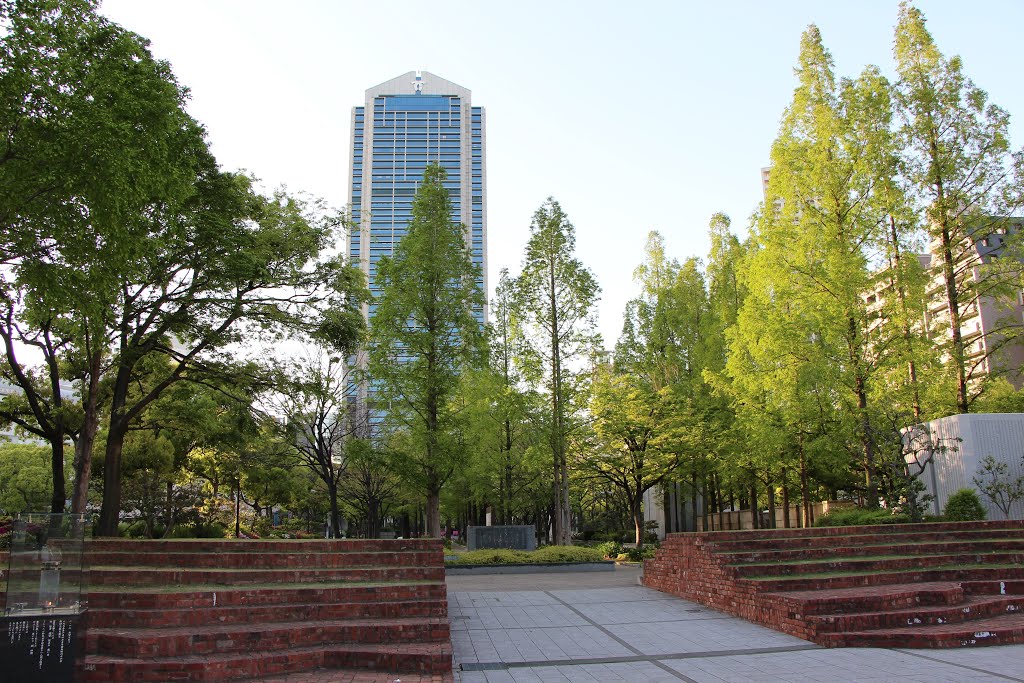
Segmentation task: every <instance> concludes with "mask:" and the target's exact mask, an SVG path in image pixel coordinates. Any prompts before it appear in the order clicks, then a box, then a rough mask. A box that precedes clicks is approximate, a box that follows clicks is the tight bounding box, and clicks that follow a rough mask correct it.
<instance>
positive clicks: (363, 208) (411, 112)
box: [348, 71, 487, 432]
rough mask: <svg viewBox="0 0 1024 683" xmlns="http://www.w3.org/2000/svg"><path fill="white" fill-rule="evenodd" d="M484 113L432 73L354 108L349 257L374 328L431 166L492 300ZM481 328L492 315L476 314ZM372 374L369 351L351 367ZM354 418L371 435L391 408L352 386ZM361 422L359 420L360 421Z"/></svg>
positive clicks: (394, 83)
mask: <svg viewBox="0 0 1024 683" xmlns="http://www.w3.org/2000/svg"><path fill="white" fill-rule="evenodd" d="M484 131H485V117H484V109H483V107H474V106H473V105H472V103H471V99H470V91H469V90H467V89H466V88H463V87H462V86H461V85H456V84H455V83H452V82H451V81H446V80H445V79H443V78H441V77H439V76H435V75H434V74H432V73H429V72H426V71H410V72H409V73H406V74H403V75H401V76H398V77H397V78H393V79H391V80H390V81H386V82H384V83H381V84H380V85H377V86H374V87H372V88H370V89H369V90H367V91H366V101H365V104H364V105H363V106H357V107H353V108H352V157H351V158H352V164H351V169H350V170H351V175H350V177H351V182H350V185H349V210H350V213H351V218H352V230H351V233H350V234H349V237H348V256H349V258H350V259H351V263H353V264H358V265H359V267H360V268H361V269H362V271H363V272H364V273H365V274H366V276H367V279H368V283H369V286H370V293H371V294H372V295H373V296H372V297H371V298H370V302H369V303H368V304H365V305H364V308H363V315H364V316H365V317H366V318H367V320H368V321H369V324H370V326H371V327H372V326H373V314H374V311H375V309H376V305H375V304H374V300H375V298H376V297H377V296H378V295H379V294H380V288H379V287H378V286H377V282H376V276H377V262H378V261H379V260H380V259H381V257H383V256H390V255H391V254H392V253H393V252H394V249H395V247H396V246H397V245H398V243H399V241H400V240H401V239H402V237H403V236H404V235H405V234H406V231H407V230H408V226H409V223H410V222H411V221H412V202H413V198H414V197H415V195H416V190H417V188H419V185H420V183H421V182H422V180H423V172H424V170H426V167H427V165H428V164H432V163H439V164H440V165H441V167H442V168H444V170H445V172H446V173H447V174H448V178H447V180H446V181H445V187H447V188H448V191H449V193H450V196H451V203H452V220H453V221H455V222H457V223H461V224H462V225H463V226H465V230H466V246H467V247H468V248H469V250H470V253H471V255H472V260H473V264H474V265H475V266H477V268H479V273H480V274H479V277H478V280H477V286H479V287H480V290H481V291H482V292H483V294H484V297H485V298H486V296H487V165H486V157H485V154H484V148H485V142H484V140H485V132H484ZM474 314H475V316H476V318H477V320H479V321H480V323H481V324H483V323H484V322H486V319H487V308H486V306H484V308H482V309H481V310H478V311H474ZM348 362H349V364H350V366H355V367H365V364H366V354H365V352H362V353H360V354H358V355H357V357H355V358H350V359H349V360H348ZM351 391H352V396H353V398H354V399H355V403H354V404H353V406H352V407H353V409H354V410H356V412H355V413H353V414H354V415H358V414H362V415H364V416H365V417H366V418H368V420H369V422H368V423H367V424H368V426H369V427H370V431H371V432H373V431H374V425H376V424H378V423H379V422H380V420H381V418H382V415H383V412H384V411H386V407H382V406H379V405H378V406H376V407H375V408H371V409H370V410H369V411H368V412H367V413H362V412H361V411H359V410H358V408H359V406H363V407H364V408H365V407H368V405H369V403H371V402H372V400H370V399H372V396H373V394H374V391H373V389H372V387H371V386H368V385H367V384H365V383H364V384H362V385H360V386H356V385H354V384H353V385H351ZM357 419H358V418H357Z"/></svg>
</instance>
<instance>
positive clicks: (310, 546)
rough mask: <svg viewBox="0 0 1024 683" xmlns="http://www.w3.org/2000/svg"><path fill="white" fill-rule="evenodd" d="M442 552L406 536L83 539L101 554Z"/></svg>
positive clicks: (435, 542) (430, 541)
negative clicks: (306, 538) (358, 537)
mask: <svg viewBox="0 0 1024 683" xmlns="http://www.w3.org/2000/svg"><path fill="white" fill-rule="evenodd" d="M417 550H418V551H435V552H443V550H442V545H441V541H440V540H439V539H436V538H409V539H352V540H346V539H337V540H333V539H308V540H299V539H273V540H249V539H235V538H226V539H209V538H193V539H134V538H133V539H128V538H94V539H87V540H86V542H85V551H86V554H97V555H102V554H104V553H132V552H141V553H147V552H151V553H189V554H194V555H202V554H213V555H224V554H230V553H251V554H258V553H299V554H301V553H328V552H330V553H346V552H405V551H417Z"/></svg>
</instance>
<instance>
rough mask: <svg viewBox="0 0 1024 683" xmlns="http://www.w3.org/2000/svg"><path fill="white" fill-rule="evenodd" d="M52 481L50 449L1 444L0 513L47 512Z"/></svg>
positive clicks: (46, 447) (67, 459)
mask: <svg viewBox="0 0 1024 683" xmlns="http://www.w3.org/2000/svg"><path fill="white" fill-rule="evenodd" d="M65 460H66V462H68V463H69V464H70V453H69V454H68V455H67V457H66V458H65ZM52 478H53V471H52V469H51V467H50V448H49V446H36V445H31V444H9V443H0V511H6V512H10V513H14V512H48V511H49V510H50V497H51V492H52V490H53V484H52Z"/></svg>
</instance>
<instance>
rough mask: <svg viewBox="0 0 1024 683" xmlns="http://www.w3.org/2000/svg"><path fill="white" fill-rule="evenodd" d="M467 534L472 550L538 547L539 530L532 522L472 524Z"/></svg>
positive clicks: (528, 548) (530, 548)
mask: <svg viewBox="0 0 1024 683" xmlns="http://www.w3.org/2000/svg"><path fill="white" fill-rule="evenodd" d="M466 536H467V538H466V541H467V546H468V548H469V549H470V550H483V549H485V548H508V549H510V550H536V549H537V532H536V528H535V527H534V525H532V524H508V525H500V526H471V527H469V529H468V531H467V533H466Z"/></svg>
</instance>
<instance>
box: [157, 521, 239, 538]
mask: <svg viewBox="0 0 1024 683" xmlns="http://www.w3.org/2000/svg"><path fill="white" fill-rule="evenodd" d="M233 536H234V534H233V533H231V532H230V531H229V530H228V528H227V527H226V526H224V525H223V524H220V523H218V522H200V523H196V524H177V525H175V526H174V527H173V528H172V529H171V531H170V533H169V534H167V536H166V537H167V538H231V537H233Z"/></svg>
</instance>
